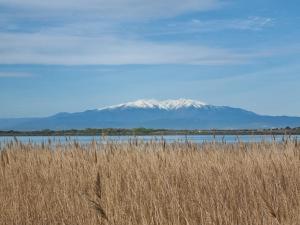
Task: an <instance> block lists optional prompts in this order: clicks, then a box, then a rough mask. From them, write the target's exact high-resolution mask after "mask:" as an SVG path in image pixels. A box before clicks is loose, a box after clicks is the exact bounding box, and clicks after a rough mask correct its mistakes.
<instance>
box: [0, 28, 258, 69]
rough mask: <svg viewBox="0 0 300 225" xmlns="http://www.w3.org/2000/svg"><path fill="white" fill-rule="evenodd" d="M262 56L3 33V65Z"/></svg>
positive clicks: (230, 60)
mask: <svg viewBox="0 0 300 225" xmlns="http://www.w3.org/2000/svg"><path fill="white" fill-rule="evenodd" d="M258 55H259V53H255V54H254V53H239V52H234V51H231V50H227V49H223V48H212V47H206V46H200V45H194V44H183V43H179V42H177V43H169V44H166V43H155V42H149V41H144V40H136V39H121V38H116V37H109V36H102V37H84V36H72V35H53V34H20V33H18V34H15V33H14V34H11V33H0V62H1V63H2V64H61V65H88V64H97V65H100V64H103V65H117V64H202V65H220V64H235V63H245V62H247V61H249V60H251V59H253V58H255V57H257V56H258Z"/></svg>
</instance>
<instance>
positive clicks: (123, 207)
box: [0, 140, 300, 225]
mask: <svg viewBox="0 0 300 225" xmlns="http://www.w3.org/2000/svg"><path fill="white" fill-rule="evenodd" d="M0 209H1V210H0V223H1V224H7V225H10V224H30V225H40V224H78V225H81V224H82V225H83V224H84V225H90V224H107V225H109V224H113V225H121V224H124V225H125V224H128V225H129V224H130V225H146V224H147V225H148V224H149V225H150V224H153V225H154V224H162V225H168V224H170V225H171V224H172V225H182V224H189V225H194V224H195V225H196V224H197V225H198V224H212V225H235V224H236V225H241V224H243V225H247V224H249V225H250V224H255V225H269V224H270V225H271V224H274V225H275V224H284V225H297V224H300V145H299V143H298V142H297V141H296V140H286V141H283V142H280V143H278V142H273V143H272V142H271V143H270V142H260V143H241V142H240V143H232V144H228V143H216V142H211V143H203V144H193V143H190V142H185V143H166V142H164V141H155V142H151V141H150V142H140V141H134V140H132V141H130V142H128V143H106V144H103V143H97V142H95V141H94V142H91V143H88V144H80V143H77V142H69V143H63V144H61V143H52V142H48V143H42V144H34V143H26V144H24V143H21V142H19V141H17V140H16V141H13V142H9V143H6V144H2V145H1V150H0Z"/></svg>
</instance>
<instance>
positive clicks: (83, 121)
mask: <svg viewBox="0 0 300 225" xmlns="http://www.w3.org/2000/svg"><path fill="white" fill-rule="evenodd" d="M286 126H290V127H297V126H300V117H286V116H261V115H258V114H255V113H253V112H249V111H246V110H243V109H239V108H232V107H227V106H213V105H207V104H204V103H202V102H199V101H193V100H186V99H179V100H169V101H161V102H159V101H156V100H139V101H136V102H129V103H125V104H120V105H115V106H110V107H106V108H101V109H95V110H88V111H84V112H78V113H58V114H56V115H54V116H51V117H46V118H38V119H37V118H35V119H16V120H14V119H10V120H5V119H2V120H0V129H2V130H3V129H5V130H10V129H14V130H41V129H54V130H59V129H84V128H134V127H146V128H172V129H212V128H215V129H239V128H273V127H286Z"/></svg>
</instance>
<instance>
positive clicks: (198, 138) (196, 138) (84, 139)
mask: <svg viewBox="0 0 300 225" xmlns="http://www.w3.org/2000/svg"><path fill="white" fill-rule="evenodd" d="M283 138H287V137H284V136H282V135H277V136H275V140H276V141H282V140H283ZM291 138H292V139H298V140H300V135H294V136H291ZM17 139H18V141H21V142H23V143H28V142H33V143H37V144H38V143H42V142H48V140H51V142H61V143H65V142H69V141H77V142H80V143H89V142H91V141H93V140H95V141H98V142H107V141H114V142H127V141H129V140H132V139H138V140H142V141H151V140H152V141H160V140H162V139H164V140H165V141H167V142H175V141H177V142H184V141H186V140H188V141H191V142H194V143H203V142H211V141H218V142H222V141H225V142H227V143H234V142H238V141H242V142H260V141H269V142H271V141H273V140H274V137H273V136H270V135H241V136H235V135H225V136H223V135H222V136H221V135H217V136H215V137H213V136H210V135H190V136H184V135H166V136H107V137H105V138H103V137H99V136H71V137H65V136H55V137H53V136H51V137H49V136H31V137H30V136H20V137H17ZM13 140H14V137H11V136H9V137H0V143H2V144H3V143H7V142H10V141H13Z"/></svg>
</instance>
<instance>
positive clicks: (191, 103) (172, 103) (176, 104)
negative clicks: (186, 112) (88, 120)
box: [99, 98, 207, 110]
mask: <svg viewBox="0 0 300 225" xmlns="http://www.w3.org/2000/svg"><path fill="white" fill-rule="evenodd" d="M206 105H207V104H205V103H203V102H200V101H196V100H191V99H183V98H181V99H178V100H165V101H157V100H155V99H150V100H147V99H141V100H137V101H134V102H127V103H123V104H119V105H113V106H108V107H104V108H100V109H99V110H103V109H117V108H143V109H147V108H150V109H155V108H156V109H165V110H174V109H180V108H189V107H193V108H201V107H203V106H206Z"/></svg>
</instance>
